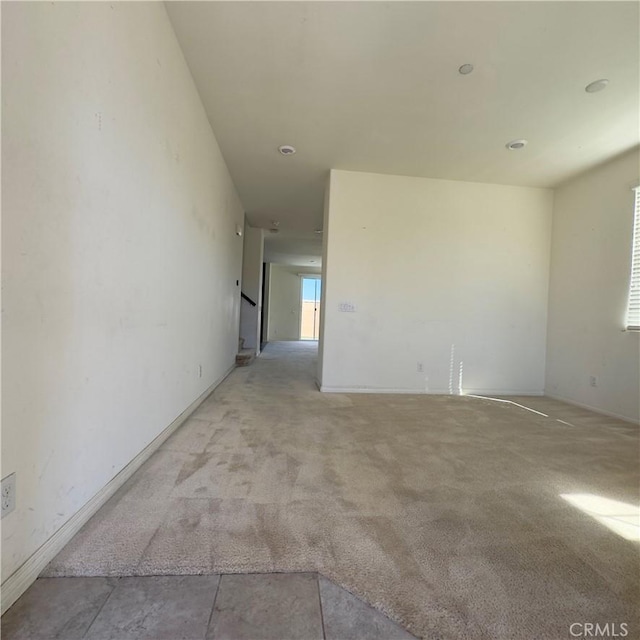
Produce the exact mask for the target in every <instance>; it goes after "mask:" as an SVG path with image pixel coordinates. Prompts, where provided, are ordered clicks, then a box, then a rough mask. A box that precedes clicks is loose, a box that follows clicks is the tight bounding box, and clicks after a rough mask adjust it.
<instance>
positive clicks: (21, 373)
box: [2, 2, 244, 581]
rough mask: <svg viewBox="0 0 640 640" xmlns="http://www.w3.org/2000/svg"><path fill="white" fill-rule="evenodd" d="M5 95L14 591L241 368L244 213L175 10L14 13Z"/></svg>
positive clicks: (7, 564)
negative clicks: (36, 562)
mask: <svg viewBox="0 0 640 640" xmlns="http://www.w3.org/2000/svg"><path fill="white" fill-rule="evenodd" d="M2 84H3V86H2V90H3V91H2V98H3V105H2V213H3V229H2V231H3V237H2V241H3V245H2V253H3V256H2V257H3V264H2V268H3V287H4V290H3V303H4V310H3V332H4V335H3V354H2V355H3V361H2V366H3V376H2V377H3V383H4V388H3V405H2V418H3V420H2V428H3V431H2V473H3V475H7V474H9V473H12V472H15V473H16V487H17V501H16V509H15V511H14V512H13V513H11V514H9V515H7V516H6V517H5V518H4V519H3V520H2V577H3V581H4V580H5V579H6V578H7V577H8V576H10V575H11V574H12V573H13V572H15V571H16V569H17V568H19V567H20V566H21V565H22V563H24V562H25V560H27V559H28V558H29V557H30V555H31V554H33V553H34V551H35V550H36V549H38V548H39V547H40V546H41V545H42V544H43V543H44V542H45V541H46V540H48V539H49V538H50V537H51V536H52V534H53V533H54V532H56V531H57V530H58V529H59V528H60V527H61V526H62V525H63V524H64V523H65V522H66V521H67V520H68V519H69V518H70V517H71V516H72V515H73V514H74V513H76V512H77V511H78V510H79V509H80V508H81V507H82V506H83V505H85V504H86V503H87V502H88V501H89V499H90V498H91V497H92V496H94V495H95V494H96V493H97V492H98V491H99V490H100V489H101V488H103V487H104V486H105V485H106V484H107V483H108V482H109V481H110V480H111V479H112V478H113V477H114V476H115V475H116V474H117V473H118V472H119V471H120V470H121V469H122V468H123V467H124V466H125V465H126V464H127V463H128V462H129V461H131V460H132V459H133V458H134V457H135V456H136V455H137V454H138V453H139V452H140V451H141V450H142V449H143V448H144V447H145V446H146V445H147V444H148V443H150V442H151V441H152V440H153V439H154V438H155V437H156V436H157V435H158V434H159V433H160V432H162V431H163V430H164V429H165V428H166V427H167V426H168V425H169V424H171V423H172V421H173V420H174V419H175V418H176V417H177V416H178V415H180V414H181V413H182V412H183V411H184V410H185V409H186V408H187V407H188V406H189V405H190V404H191V403H192V402H193V401H194V400H196V399H197V398H198V397H199V396H200V395H201V394H202V393H203V392H205V391H206V390H207V389H208V388H209V387H210V386H211V385H212V384H214V383H216V382H217V381H219V380H220V379H221V378H222V377H223V376H224V375H225V374H226V372H228V371H229V369H230V368H231V367H232V366H233V364H234V358H235V354H236V351H237V343H238V324H239V322H238V321H239V316H238V313H239V301H240V295H239V294H240V291H239V287H237V286H236V280H239V279H240V277H241V266H242V240H241V239H240V238H238V237H237V236H236V235H235V230H236V225H238V224H239V225H242V224H243V219H244V214H243V211H242V207H241V204H240V201H239V199H238V196H237V194H236V191H235V189H234V186H233V184H232V181H231V179H230V177H229V174H228V171H227V168H226V165H225V163H224V160H223V158H222V156H221V154H220V151H219V148H218V145H217V143H216V139H215V137H214V135H213V132H212V131H211V128H210V126H209V122H208V120H207V117H206V115H205V112H204V109H203V106H202V104H201V102H200V99H199V96H198V93H197V91H196V88H195V86H194V83H193V80H192V78H191V75H190V73H189V70H188V68H187V66H186V63H185V61H184V58H183V55H182V53H181V50H180V48H179V46H178V43H177V41H176V38H175V36H174V33H173V30H172V27H171V25H170V23H169V20H168V18H167V15H166V11H165V8H164V5H163V4H162V3H147V2H142V3H136V2H132V3H118V2H115V3H104V2H96V3H93V2H89V3H85V2H74V3H64V2H63V3H49V2H47V3H44V2H38V3H21V2H16V3H3V6H2ZM152 508H153V505H152V504H150V509H152Z"/></svg>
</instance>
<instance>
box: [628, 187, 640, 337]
mask: <svg viewBox="0 0 640 640" xmlns="http://www.w3.org/2000/svg"><path fill="white" fill-rule="evenodd" d="M634 192H635V208H634V214H633V246H632V254H631V255H632V258H631V284H630V286H629V304H628V306H627V329H632V330H636V331H640V185H639V186H637V187H636V188H635V189H634Z"/></svg>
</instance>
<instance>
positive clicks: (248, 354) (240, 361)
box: [236, 349, 256, 367]
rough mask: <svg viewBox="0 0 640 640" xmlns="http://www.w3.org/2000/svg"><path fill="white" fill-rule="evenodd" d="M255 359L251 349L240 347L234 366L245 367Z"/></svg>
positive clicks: (254, 353)
mask: <svg viewBox="0 0 640 640" xmlns="http://www.w3.org/2000/svg"><path fill="white" fill-rule="evenodd" d="M255 359H256V352H255V351H254V350H253V349H242V351H240V352H239V353H238V355H237V356H236V367H247V366H248V365H250V364H251V363H252V362H253V361H254V360H255Z"/></svg>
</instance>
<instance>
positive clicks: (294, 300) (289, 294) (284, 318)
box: [267, 264, 320, 342]
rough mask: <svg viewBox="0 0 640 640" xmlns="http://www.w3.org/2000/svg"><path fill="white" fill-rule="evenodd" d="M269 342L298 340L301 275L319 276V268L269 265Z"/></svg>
mask: <svg viewBox="0 0 640 640" xmlns="http://www.w3.org/2000/svg"><path fill="white" fill-rule="evenodd" d="M269 271H270V275H269V333H268V337H267V339H268V340H269V341H270V342H273V341H277V340H300V303H301V297H300V296H301V286H302V285H301V279H300V274H301V273H303V272H304V273H309V274H319V273H320V269H319V268H309V267H296V266H290V265H284V264H270V265H269Z"/></svg>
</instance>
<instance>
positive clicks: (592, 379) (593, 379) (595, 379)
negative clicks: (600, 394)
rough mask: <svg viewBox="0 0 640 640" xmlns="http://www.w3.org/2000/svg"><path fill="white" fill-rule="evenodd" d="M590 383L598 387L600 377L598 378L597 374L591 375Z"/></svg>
mask: <svg viewBox="0 0 640 640" xmlns="http://www.w3.org/2000/svg"><path fill="white" fill-rule="evenodd" d="M589 384H590V385H591V386H592V387H597V386H598V378H596V376H589Z"/></svg>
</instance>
